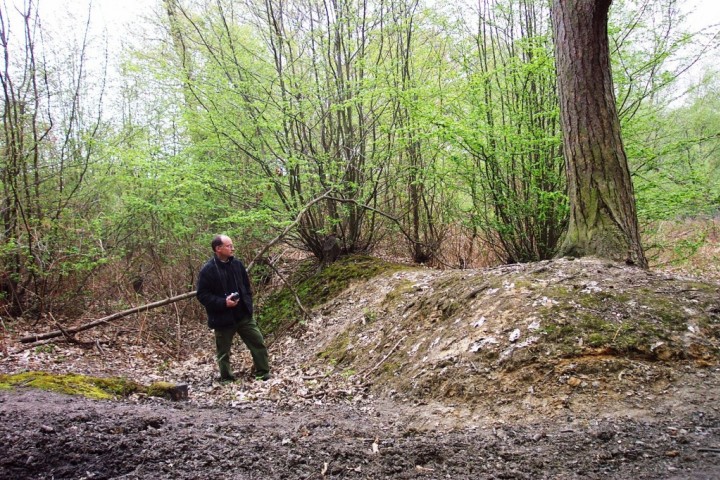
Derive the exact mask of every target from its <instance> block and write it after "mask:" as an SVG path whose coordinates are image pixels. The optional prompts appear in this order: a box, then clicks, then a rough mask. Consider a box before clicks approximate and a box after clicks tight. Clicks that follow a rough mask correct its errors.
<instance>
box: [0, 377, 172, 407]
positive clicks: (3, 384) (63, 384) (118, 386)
mask: <svg viewBox="0 0 720 480" xmlns="http://www.w3.org/2000/svg"><path fill="white" fill-rule="evenodd" d="M17 387H30V388H37V389H40V390H48V391H51V392H57V393H64V394H66V395H81V396H83V397H87V398H92V399H95V400H108V399H114V398H118V397H127V396H129V395H131V394H133V393H144V394H146V395H149V396H155V397H168V396H169V392H171V391H172V390H174V389H175V388H176V386H175V385H173V384H170V383H166V382H157V383H153V384H152V385H150V386H144V385H141V384H139V383H136V382H133V381H131V380H128V379H126V378H121V377H108V378H101V377H91V376H87V375H79V374H73V373H65V374H56V373H49V372H39V371H30V372H22V373H16V374H0V389H3V390H7V389H13V388H17Z"/></svg>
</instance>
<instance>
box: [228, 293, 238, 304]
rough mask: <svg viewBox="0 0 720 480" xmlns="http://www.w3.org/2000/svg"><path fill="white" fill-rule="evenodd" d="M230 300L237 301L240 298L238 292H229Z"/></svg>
mask: <svg viewBox="0 0 720 480" xmlns="http://www.w3.org/2000/svg"><path fill="white" fill-rule="evenodd" d="M230 300H232V301H233V302H237V301H238V300H240V294H239V293H238V292H234V293H231V294H230Z"/></svg>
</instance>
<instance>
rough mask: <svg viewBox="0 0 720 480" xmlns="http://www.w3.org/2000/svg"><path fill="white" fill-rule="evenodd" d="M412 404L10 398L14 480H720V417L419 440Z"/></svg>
mask: <svg viewBox="0 0 720 480" xmlns="http://www.w3.org/2000/svg"><path fill="white" fill-rule="evenodd" d="M411 412H412V409H410V408H406V407H404V406H401V405H390V404H387V403H383V404H379V403H376V404H373V405H370V404H367V405H363V406H358V405H347V404H345V405H344V404H336V405H314V406H296V407H294V408H292V409H281V408H277V407H273V406H272V404H270V403H267V404H265V403H263V402H254V403H252V404H247V405H244V406H243V407H242V408H231V407H217V406H216V407H201V406H197V405H192V404H191V403H188V402H169V401H164V400H145V401H143V402H140V403H135V402H110V401H93V400H88V399H85V398H82V397H70V396H64V395H60V394H55V393H48V392H44V391H40V390H34V389H19V390H16V391H3V392H0V477H2V478H3V479H19V478H23V479H25V478H27V479H51V478H54V479H61V478H62V479H85V478H87V479H90V478H92V479H111V478H112V479H121V478H122V479H135V478H142V479H149V478H175V479H204V478H235V479H281V478H284V479H316V478H368V479H381V478H397V479H402V478H438V479H439V478H453V479H465V478H467V479H470V478H487V479H495V478H498V479H500V478H506V479H510V478H512V479H542V478H547V479H576V478H577V479H579V478H582V479H595V478H596V479H610V478H616V479H627V478H634V479H638V480H639V479H688V478H694V479H715V478H720V417H719V416H718V413H717V411H715V410H713V409H709V411H708V410H704V411H699V410H698V411H695V412H692V411H690V412H689V413H688V414H683V415H682V416H681V417H675V416H667V417H666V418H658V419H645V420H638V419H632V418H629V417H628V418H624V419H622V418H621V419H619V418H612V419H610V418H605V419H593V420H581V419H578V418H574V417H573V416H572V415H569V416H568V417H567V418H565V419H560V420H554V421H551V422H547V423H534V424H527V425H522V426H521V425H517V424H503V423H494V422H492V420H488V421H487V422H483V423H482V424H476V425H467V426H466V427H464V428H452V429H440V430H438V429H434V430H419V429H416V428H414V427H410V426H409V425H411V424H412V421H411V420H410V418H411V415H412V413H411Z"/></svg>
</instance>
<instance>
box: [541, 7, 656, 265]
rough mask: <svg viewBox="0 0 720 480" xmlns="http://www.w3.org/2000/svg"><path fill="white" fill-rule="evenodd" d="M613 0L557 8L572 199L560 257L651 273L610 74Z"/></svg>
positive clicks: (555, 21) (560, 80) (562, 107)
mask: <svg viewBox="0 0 720 480" xmlns="http://www.w3.org/2000/svg"><path fill="white" fill-rule="evenodd" d="M611 3H612V1H611V0H553V3H552V22H553V29H554V37H555V51H556V62H557V71H558V93H559V97H560V116H561V122H562V130H563V145H564V148H565V165H566V172H567V179H568V195H569V199H570V222H569V226H568V232H567V236H566V238H565V240H564V242H563V245H562V246H561V248H560V251H559V255H561V256H562V255H572V256H587V255H595V256H599V257H603V258H608V259H612V260H620V261H625V262H628V263H632V264H635V265H638V266H640V267H642V268H647V260H646V259H645V254H644V253H643V249H642V245H641V243H640V233H639V228H638V221H637V213H636V210H635V196H634V193H633V186H632V181H631V179H630V170H629V168H628V163H627V157H626V155H625V150H624V148H623V144H622V139H621V138H620V120H619V119H618V115H617V109H616V106H615V94H614V92H613V84H612V76H611V73H610V53H609V49H608V35H607V21H608V10H609V9H610V4H611Z"/></svg>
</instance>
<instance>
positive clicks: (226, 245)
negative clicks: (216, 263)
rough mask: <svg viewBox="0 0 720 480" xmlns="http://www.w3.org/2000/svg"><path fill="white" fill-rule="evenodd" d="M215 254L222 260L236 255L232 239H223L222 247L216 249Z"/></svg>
mask: <svg viewBox="0 0 720 480" xmlns="http://www.w3.org/2000/svg"><path fill="white" fill-rule="evenodd" d="M215 253H216V254H217V256H218V258H219V259H220V260H223V261H225V260H227V259H228V258H230V257H232V256H233V254H234V253H235V247H234V246H233V243H232V239H231V238H230V237H222V245H220V246H218V247H216V248H215Z"/></svg>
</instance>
